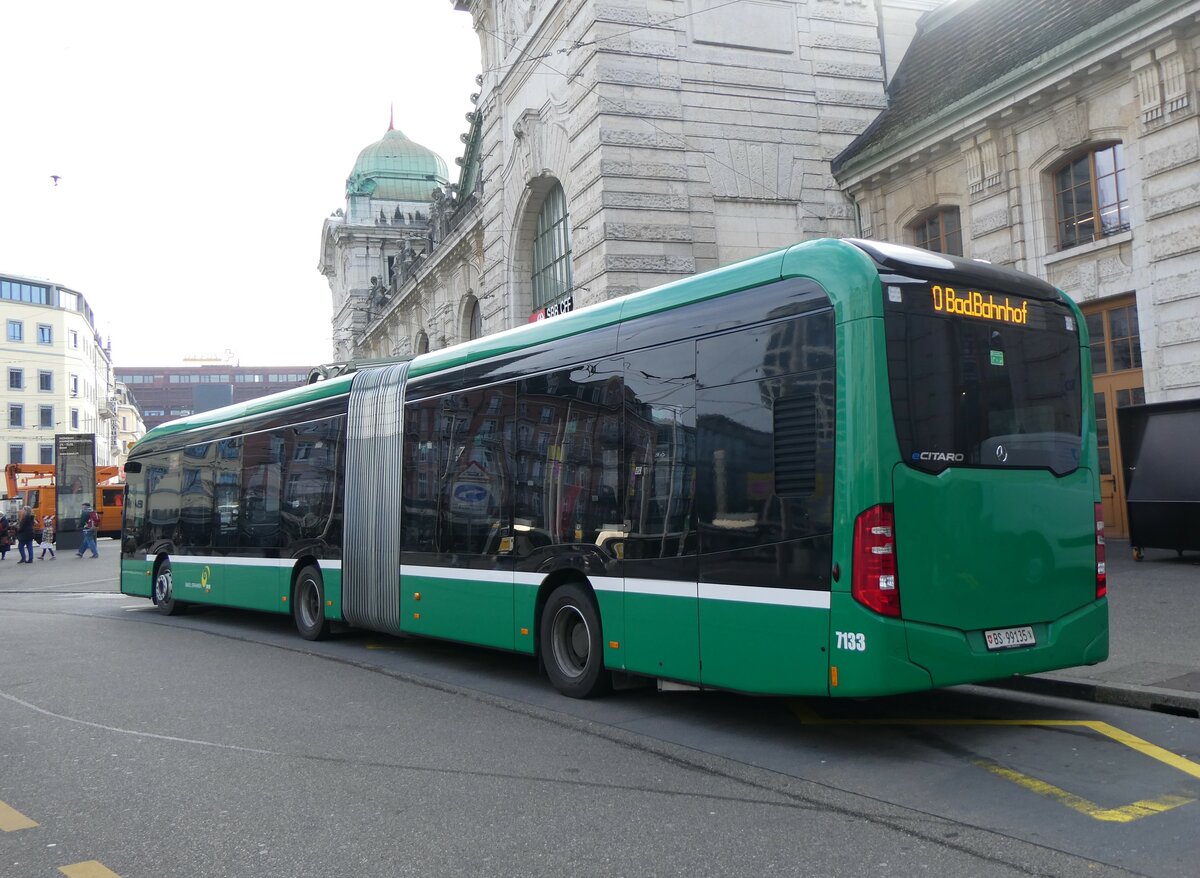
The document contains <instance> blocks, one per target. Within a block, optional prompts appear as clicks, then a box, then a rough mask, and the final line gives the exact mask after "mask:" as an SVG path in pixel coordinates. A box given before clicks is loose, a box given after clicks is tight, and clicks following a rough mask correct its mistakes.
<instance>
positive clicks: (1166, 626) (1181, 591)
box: [994, 540, 1200, 717]
mask: <svg viewBox="0 0 1200 878" xmlns="http://www.w3.org/2000/svg"><path fill="white" fill-rule="evenodd" d="M1106 549H1107V551H1106V553H1105V554H1106V556H1107V557H1106V560H1107V566H1108V605H1109V630H1110V640H1109V654H1108V661H1106V662H1102V663H1101V664H1098V665H1093V666H1091V667H1082V668H1069V669H1067V670H1063V671H1052V672H1050V673H1046V674H1033V675H1030V676H1028V677H1014V678H1012V679H1010V680H1004V681H998V682H997V683H995V684H994V685H996V686H1001V687H1004V688H1010V689H1018V690H1020V691H1023V692H1034V693H1038V694H1042V695H1055V696H1058V697H1066V698H1080V699H1084V700H1086V701H1098V702H1102V703H1104V704H1119V705H1123V706H1126V707H1139V708H1142V709H1144V710H1160V711H1163V712H1165V713H1173V714H1178V715H1180V716H1189V717H1200V634H1198V630H1197V629H1198V628H1200V552H1184V554H1183V557H1182V558H1180V557H1179V556H1178V555H1177V554H1176V553H1175V552H1174V550H1169V549H1146V550H1145V554H1146V557H1145V560H1143V561H1134V560H1133V556H1132V555H1131V554H1130V550H1129V541H1128V540H1109V541H1108V544H1107V546H1106Z"/></svg>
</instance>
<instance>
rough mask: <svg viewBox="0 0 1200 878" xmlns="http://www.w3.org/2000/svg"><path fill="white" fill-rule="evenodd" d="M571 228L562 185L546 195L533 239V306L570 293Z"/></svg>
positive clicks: (538, 306) (541, 305)
mask: <svg viewBox="0 0 1200 878" xmlns="http://www.w3.org/2000/svg"><path fill="white" fill-rule="evenodd" d="M571 287H572V281H571V225H570V221H569V218H568V216H567V196H566V194H565V193H564V192H563V188H562V186H561V185H560V184H558V183H555V184H554V188H553V189H551V190H550V191H549V192H548V193H547V194H546V200H545V201H544V202H542V209H541V212H540V213H539V214H538V220H537V231H536V232H535V234H534V237H533V306H534V307H535V308H541V307H543V306H544V305H547V304H549V303H550V302H553V301H554V300H555V299H557V298H558V297H559V296H561V295H563V294H564V293H566V292H567V291H569V290H570V289H571Z"/></svg>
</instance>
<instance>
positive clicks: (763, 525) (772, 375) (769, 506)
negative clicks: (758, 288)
mask: <svg viewBox="0 0 1200 878" xmlns="http://www.w3.org/2000/svg"><path fill="white" fill-rule="evenodd" d="M832 322H833V320H832V312H829V311H824V312H818V313H814V314H810V315H806V316H802V317H798V318H793V319H791V320H786V321H781V322H778V323H772V324H768V325H767V326H764V327H752V328H749V329H745V330H740V331H738V332H731V333H728V334H726V335H722V336H717V337H715V338H712V339H702V340H701V341H700V342H699V343H698V351H699V352H698V356H697V362H698V364H699V373H700V377H701V379H702V386H701V387H700V388H699V389H698V390H697V401H696V406H697V422H698V428H699V429H698V453H697V470H698V473H699V479H698V481H699V485H700V490H699V497H698V509H699V515H698V517H699V523H700V543H701V551H702V553H703V555H704V558H702V561H701V568H702V575H701V578H702V579H703V578H706V577H707V578H709V579H711V580H712V581H718V582H726V583H730V584H744V585H767V586H774V587H790V588H797V587H799V588H828V587H829V585H828V580H827V578H825V577H826V574H825V571H827V570H828V569H829V559H830V557H831V555H830V551H831V544H830V539H829V534H830V533H831V531H832V527H833V519H832V510H833V463H834V460H833V442H834V434H833V423H834V421H833V418H834V403H835V398H834V397H835V394H834V386H835V385H834V381H835V375H834V370H833V368H832V367H829V366H825V365H821V364H824V363H828V362H829V360H830V359H831V357H832V347H831V345H832V338H833V332H832ZM813 366H816V367H817V368H808V369H805V368H804V367H813Z"/></svg>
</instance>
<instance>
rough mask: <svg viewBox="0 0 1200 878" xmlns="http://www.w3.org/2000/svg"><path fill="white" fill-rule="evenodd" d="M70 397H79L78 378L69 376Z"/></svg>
mask: <svg viewBox="0 0 1200 878" xmlns="http://www.w3.org/2000/svg"><path fill="white" fill-rule="evenodd" d="M71 396H79V376H78V375H72V376H71Z"/></svg>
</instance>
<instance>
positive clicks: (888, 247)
mask: <svg viewBox="0 0 1200 878" xmlns="http://www.w3.org/2000/svg"><path fill="white" fill-rule="evenodd" d="M876 265H880V266H889V267H911V268H924V269H926V270H929V269H931V268H936V267H938V266H939V265H940V266H944V268H945V269H946V270H952V271H958V272H970V273H972V274H976V275H983V276H985V277H986V278H987V279H988V280H991V281H992V282H997V281H1000V280H1005V281H1007V284H1006V285H1007V286H1015V285H1017V284H1020V286H1021V287H1022V288H1023V289H1025V290H1029V291H1030V292H1032V294H1033V295H1034V296H1036V297H1039V298H1041V297H1046V298H1049V297H1052V296H1054V295H1056V294H1057V293H1058V291H1057V290H1055V289H1054V288H1053V287H1051V286H1050V285H1048V284H1046V283H1045V282H1044V281H1040V280H1038V279H1036V278H1033V277H1030V276H1028V275H1024V274H1021V273H1019V272H1016V271H1013V270H1011V269H1008V268H1003V267H999V266H992V265H988V264H985V263H979V262H974V261H972V260H964V259H959V258H954V257H946V256H944V255H943V254H940V253H932V252H930V251H925V250H920V249H917V248H914V247H907V246H903V245H895V244H886V243H884V242H878V241H860V240H854V239H844V240H839V239H830V238H823V239H818V240H813V241H806V242H804V243H801V244H794V245H792V246H790V247H787V248H784V249H781V250H774V251H771V252H769V253H764V254H761V255H759V256H755V257H752V258H750V259H746V260H744V261H742V262H736V263H734V264H732V265H727V266H723V267H721V268H717V269H714V270H712V271H706V272H704V273H702V274H695V275H690V276H688V277H685V278H681V279H680V280H676V281H671V282H670V283H666V284H662V285H660V286H657V287H652V288H651V289H648V290H643V291H640V292H636V293H630V294H628V295H625V296H619V297H617V298H614V299H609V300H607V301H604V302H598V303H596V304H594V305H589V306H588V307H586V308H581V309H579V310H578V311H570V312H568V313H566V314H563V315H561V316H558V317H555V318H553V319H551V320H539V321H537V322H536V323H526V324H524V325H521V326H516V327H513V328H512V329H507V330H504V331H502V332H497V333H494V334H491V335H485V336H483V337H481V338H477V339H473V340H471V341H467V342H463V343H461V344H457V345H453V346H451V347H446V348H440V349H438V350H436V351H430V352H429V353H426V354H421V355H419V356H417V357H416V358H414V359H412V360H411V362H410V364H409V372H408V374H409V376H410V377H413V378H417V377H420V376H422V375H430V374H434V373H437V372H441V371H443V370H446V369H453V368H456V367H458V366H462V365H466V364H468V363H474V362H478V361H481V360H487V359H489V358H491V357H495V356H499V355H503V354H506V353H510V352H512V351H516V350H521V349H524V348H527V347H531V346H533V345H538V344H545V343H547V342H554V341H560V340H563V339H567V338H570V337H572V336H575V335H579V334H581V333H584V332H590V331H592V330H594V329H600V328H602V327H605V326H611V325H613V324H615V323H618V322H620V321H622V320H629V319H632V318H636V317H642V316H647V315H650V314H655V313H658V312H661V311H666V310H669V309H671V308H676V307H679V306H680V305H685V304H688V303H690V302H699V301H704V300H706V299H711V298H715V297H717V296H723V295H727V294H729V293H735V292H738V291H740V290H744V289H748V288H750V287H754V286H759V285H761V284H765V283H770V282H771V281H774V280H779V279H780V278H783V277H809V278H812V279H813V280H815V281H817V282H818V283H820V284H821V285H822V286H823V287H825V289H826V290H829V291H830V292H831V294H832V296H833V306H834V308H835V310H836V311H837V312H838V320H839V321H841V320H846V319H853V318H855V317H858V316H865V315H867V314H869V313H876V309H877V308H878V307H880V305H879V304H878V303H874V302H871V301H869V297H867V296H861V295H859V296H855V295H854V294H853V291H854V290H860V289H862V288H863V287H864V285H866V284H867V283H869V282H870V281H871V279H872V278H873V277H877V274H876V271H875V266H876ZM835 281H836V282H835ZM842 290H847V291H849V294H848V295H844V294H842V292H841V291H842ZM382 365H385V364H381V367H382ZM353 374H354V373H350V374H347V375H341V376H338V377H336V378H331V379H328V380H325V381H318V382H316V383H314V384H308V385H305V386H303V387H296V388H291V389H289V390H284V391H280V392H279V393H273V394H270V395H269V396H263V397H259V398H257V399H253V400H249V401H247V402H242V403H235V404H234V405H230V406H225V407H224V408H219V409H213V410H211V411H206V412H200V413H198V414H195V415H189V416H187V417H184V418H180V419H179V420H175V421H168V422H167V423H165V424H162V425H160V426H158V427H155V428H154V429H153V430H151V431H150V432H148V433H147V434H146V435H145V436H144V437H142V440H141V441H140V442H139V443H138V444H139V445H141V444H142V443H145V442H147V441H148V440H159V439H163V438H166V437H168V436H171V435H173V434H176V433H186V432H188V431H191V430H196V429H202V428H207V427H214V426H219V425H220V424H223V423H227V422H232V421H238V420H241V419H243V418H247V417H252V416H254V415H258V414H267V413H270V412H273V411H279V410H281V409H287V408H291V407H293V406H298V405H305V404H308V403H312V402H317V401H319V400H322V399H330V398H333V397H336V396H339V395H343V394H348V393H349V392H350V382H351V381H352V380H353ZM132 453H133V454H134V455H136V454H137V447H136V446H135V448H134V449H133V452H132Z"/></svg>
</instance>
